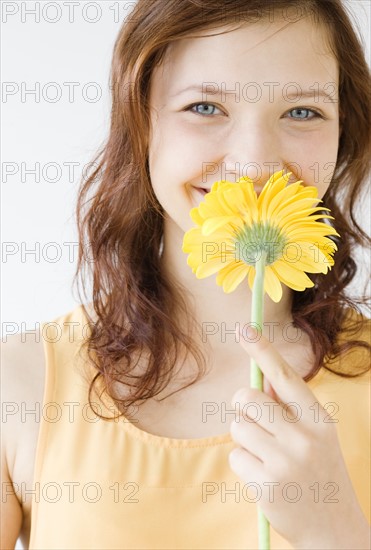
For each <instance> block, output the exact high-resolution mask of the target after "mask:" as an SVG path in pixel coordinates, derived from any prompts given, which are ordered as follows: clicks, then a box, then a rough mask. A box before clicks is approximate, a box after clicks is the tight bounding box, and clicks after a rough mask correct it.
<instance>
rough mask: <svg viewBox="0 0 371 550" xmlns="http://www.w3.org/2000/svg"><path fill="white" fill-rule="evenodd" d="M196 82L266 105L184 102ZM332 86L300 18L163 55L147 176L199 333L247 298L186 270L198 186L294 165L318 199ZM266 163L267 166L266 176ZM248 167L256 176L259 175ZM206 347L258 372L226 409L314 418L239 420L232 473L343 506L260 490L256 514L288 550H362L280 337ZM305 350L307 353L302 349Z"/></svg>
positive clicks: (286, 301) (359, 531)
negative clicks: (334, 489) (274, 410)
mask: <svg viewBox="0 0 371 550" xmlns="http://www.w3.org/2000/svg"><path fill="white" fill-rule="evenodd" d="M224 30H225V29H224ZM229 30H230V29H229ZM283 75H284V76H283ZM204 82H212V83H214V84H216V88H215V87H214V90H215V89H219V92H220V91H221V90H222V83H225V88H224V89H228V90H231V89H235V86H236V83H241V88H242V86H243V84H244V83H249V82H254V83H256V84H257V85H258V86H259V88H258V89H260V90H262V96H261V98H260V99H259V101H255V102H252V101H248V100H246V99H244V98H240V100H239V101H238V100H237V98H236V96H235V95H231V96H224V97H223V95H222V94H221V93H219V94H214V95H208V96H207V104H205V94H204V96H203V94H202V90H201V91H194V90H188V91H186V92H182V90H184V89H185V88H187V87H189V86H192V85H196V86H197V85H198V86H201V85H202V83H204ZM267 82H276V83H278V85H277V86H276V87H275V88H274V90H273V91H274V93H273V97H272V96H271V97H270V94H269V88H268V87H267V86H265V85H264V83H267ZM289 82H295V83H297V84H298V85H299V89H300V90H301V91H303V92H304V91H307V90H309V89H310V88H311V87H312V88H313V87H314V86H315V83H319V88H320V89H322V90H324V91H325V92H327V93H328V94H329V95H327V96H319V97H316V96H315V95H314V93H313V95H312V96H311V97H305V98H303V99H302V100H301V101H297V102H290V101H288V97H287V96H285V95H284V96H283V93H284V91H285V90H286V91H287V90H288V89H287V88H285V85H286V84H287V83H289ZM337 86H338V67H337V63H336V60H335V58H334V56H333V55H332V53H331V52H330V51H329V49H328V46H327V42H326V39H325V34H324V32H323V31H322V30H321V29H320V28H319V27H318V26H313V25H312V24H311V22H310V21H308V20H306V21H304V20H303V21H299V22H296V23H295V24H289V25H288V24H287V23H286V22H283V21H277V20H276V21H275V22H274V23H266V22H260V23H258V24H254V25H246V26H243V27H241V28H240V29H236V30H233V31H232V32H228V33H226V34H219V35H214V36H208V37H200V38H191V39H183V40H181V41H179V42H177V43H176V44H174V45H172V46H171V47H170V48H169V49H168V52H167V55H166V56H165V59H164V62H163V63H162V65H161V66H159V67H158V68H156V69H155V71H154V74H153V78H152V83H151V94H150V104H151V121H152V129H151V136H150V147H149V166H150V173H151V181H152V185H153V189H154V192H155V194H156V196H157V198H158V200H159V202H160V203H161V205H162V206H163V208H164V210H165V225H164V252H163V266H164V269H165V271H166V272H167V273H168V274H169V275H171V276H172V277H174V278H175V279H176V280H178V281H179V282H180V283H181V284H183V285H184V286H185V287H186V288H187V289H188V290H189V292H190V295H191V296H193V297H194V299H195V303H196V306H195V315H196V318H197V320H198V321H199V322H200V323H205V322H208V321H211V320H212V321H213V322H215V323H219V324H220V323H222V322H224V323H227V325H228V326H230V325H232V326H236V323H241V324H243V323H246V322H247V321H249V319H250V308H251V293H250V291H249V289H248V287H247V285H240V287H238V288H237V289H236V291H235V292H234V293H232V294H231V295H225V294H224V293H223V291H222V289H221V288H220V287H218V286H217V285H216V284H215V280H214V278H213V277H209V278H207V279H204V280H197V279H196V278H195V277H194V275H193V274H192V272H191V269H190V268H189V267H188V266H187V264H186V258H185V255H184V253H183V252H182V251H181V244H182V239H183V235H184V232H185V231H187V230H188V229H190V228H191V227H192V225H193V223H192V221H191V220H190V218H189V211H190V209H191V208H192V207H195V206H197V205H198V204H199V203H200V201H201V200H202V195H200V193H199V191H197V190H196V189H195V187H208V188H210V187H211V184H212V183H213V182H214V181H216V180H218V179H229V180H230V181H235V179H237V178H238V177H240V176H242V175H247V176H250V177H251V178H253V179H254V181H255V183H256V188H257V190H259V189H260V188H261V187H262V185H263V184H264V183H265V181H266V180H267V179H268V177H269V176H270V175H271V173H272V171H274V170H278V169H281V168H284V167H289V166H290V164H291V165H292V163H293V162H295V163H297V164H296V165H295V166H294V169H293V172H294V174H295V175H296V176H298V175H299V172H301V177H302V179H303V180H304V183H305V184H306V185H316V186H317V187H318V194H319V196H320V197H322V196H323V195H324V193H325V191H326V189H327V188H328V185H329V181H330V179H331V176H332V173H333V168H334V166H335V163H336V158H337V151H338V142H339V105H338V102H337V98H338V96H337ZM312 91H313V90H312ZM271 93H272V91H271ZM252 95H253V91H252V90H251V95H250V97H251V96H252ZM196 103H198V106H197V107H195V106H194V104H196ZM200 104H201V105H200ZM202 104H204V105H202ZM293 109H299V111H293ZM300 109H301V110H300ZM314 112H316V114H315V113H314ZM267 162H268V163H275V165H274V170H272V164H271V165H270V166H269V164H268V165H267ZM205 163H207V164H208V165H210V164H212V166H213V173H205V172H206V170H205ZM249 163H255V164H254V165H251V164H250V166H248V165H249ZM315 164H316V165H317V166H318V169H319V171H318V173H317V176H316V177H315V173H314V170H313V168H312V167H313V166H314V165H315ZM256 166H258V167H260V169H261V170H260V172H259V174H257V170H256ZM234 178H235V179H234ZM291 298H292V292H291V291H289V289H287V288H285V290H284V295H283V298H282V300H281V301H280V302H279V303H278V304H275V303H273V302H271V301H270V300H269V299H268V298H267V297H266V299H265V315H266V318H267V319H270V320H272V321H277V322H278V326H281V325H282V324H283V323H285V322H287V321H288V320H290V319H291V313H290V310H291ZM237 342H239V343H237ZM209 344H210V347H211V350H212V352H213V354H214V356H217V357H219V360H218V361H216V362H215V363H213V369H214V370H215V372H221V371H222V369H225V365H226V364H228V361H229V359H230V358H231V357H232V356H233V357H234V358H236V360H239V361H240V364H241V365H242V364H246V360H248V357H249V356H250V357H254V358H255V359H256V360H257V361H258V363H259V365H260V366H261V369H262V371H263V374H264V377H265V386H264V392H261V391H259V390H253V389H249V388H243V389H242V390H240V392H239V393H237V394H235V396H234V399H233V403H234V404H236V403H240V405H241V410H242V405H243V404H244V403H246V402H251V401H255V402H257V403H264V402H267V401H271V402H273V403H276V404H277V406H278V407H281V408H285V405H286V404H287V403H289V402H290V401H291V402H292V401H294V402H295V403H297V404H298V405H299V406H300V407H301V410H302V411H308V412H310V414H303V417H302V418H301V419H300V421H299V422H296V423H289V422H285V421H283V420H282V421H279V418H282V415H279V414H277V416H276V417H275V421H274V422H273V423H269V424H268V422H267V419H266V418H264V416H263V417H262V418H261V419H260V420H258V421H256V422H247V421H242V420H243V419H242V418H241V422H236V421H235V422H232V425H231V435H232V437H233V439H234V441H235V443H236V444H237V448H236V449H235V450H233V451H232V452H231V455H230V467H231V468H232V470H233V471H234V472H235V473H236V474H237V475H238V476H239V477H240V478H241V479H242V480H243V481H245V482H248V481H251V479H253V480H255V481H256V482H258V483H260V484H261V486H262V484H263V482H271V481H274V482H279V483H280V484H285V483H290V482H292V480H293V479H298V480H300V483H301V484H302V486H309V485H312V483H313V479H315V480H317V481H318V482H319V483H320V484H324V483H326V482H328V481H329V480H331V481H333V482H335V483H337V484H338V486H339V488H340V489H339V492H340V497H341V498H339V503H337V504H333V505H330V506H329V504H325V503H323V502H322V503H321V502H317V503H315V502H314V501H313V495H312V493H310V495H308V497H307V498H302V499H301V500H300V501H299V502H298V504H297V505H296V506H295V507H293V506H292V505H291V504H290V503H288V502H285V501H284V500H283V499H279V498H275V499H274V501H273V502H270V501H269V498H268V496H269V495H268V492H267V493H266V494H264V493H263V496H262V499H261V500H260V502H259V504H260V506H261V508H262V510H263V512H264V514H265V515H266V516H267V518H268V520H269V521H270V522H271V524H272V526H273V527H274V528H275V529H276V530H277V531H278V532H279V533H280V534H281V535H282V536H284V537H285V538H286V539H287V540H288V541H289V542H290V544H292V545H293V547H294V548H303V549H304V548H305V549H309V548H311V549H315V548H318V549H319V548H321V549H326V548H328V549H330V548H331V549H333V548H344V549H345V548H368V544H369V529H368V525H367V522H366V519H365V518H364V516H363V514H362V511H361V509H360V506H359V504H358V501H357V497H356V495H355V492H354V490H353V487H352V484H351V482H350V479H349V476H348V473H347V470H346V467H345V464H344V459H343V456H342V452H341V449H340V445H339V442H338V438H337V434H336V430H335V427H334V425H333V424H328V423H323V422H317V423H315V422H314V418H313V414H312V412H311V411H310V410H309V405H312V406H313V403H316V402H317V399H316V398H315V396H314V394H313V393H312V392H311V391H310V390H309V388H308V387H307V385H306V384H305V382H303V380H302V377H301V376H302V374H303V373H302V372H300V366H299V364H300V363H301V362H302V360H301V358H299V359H298V360H296V361H293V362H292V364H291V363H290V364H288V362H287V361H286V360H285V358H284V357H283V355H282V353H281V349H282V335H280V333H279V332H278V334H276V336H275V339H274V342H273V343H271V342H269V341H268V340H267V339H266V338H264V336H263V337H261V338H260V340H259V341H258V342H257V343H252V342H248V341H246V340H245V339H244V338H238V339H237V338H229V340H227V341H223V342H221V341H220V336H219V338H215V339H214V340H210V342H209ZM303 345H304V346H306V348H307V349H308V348H309V347H310V346H309V343H308V342H305V341H304V344H303ZM286 347H287V346H286ZM307 366H309V367H310V363H308V365H307ZM262 409H264V407H262ZM265 410H268V408H267V407H265ZM319 410H320V414H321V415H323V417H324V416H325V415H326V414H327V413H326V411H325V410H324V409H323V408H322V407H321V406H320V405H319ZM288 412H289V413H290V409H289V410H288ZM276 418H277V420H276ZM288 442H289V443H288ZM295 476H296V477H295ZM329 525H330V526H331V528H329V527H328V526H329ZM349 525H351V526H352V529H349Z"/></svg>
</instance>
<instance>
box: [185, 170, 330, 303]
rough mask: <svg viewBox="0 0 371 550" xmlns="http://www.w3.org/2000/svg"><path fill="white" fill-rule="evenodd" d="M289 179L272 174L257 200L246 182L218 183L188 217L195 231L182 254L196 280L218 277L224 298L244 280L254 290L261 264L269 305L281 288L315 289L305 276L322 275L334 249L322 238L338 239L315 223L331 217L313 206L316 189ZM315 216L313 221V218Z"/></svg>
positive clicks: (327, 227)
mask: <svg viewBox="0 0 371 550" xmlns="http://www.w3.org/2000/svg"><path fill="white" fill-rule="evenodd" d="M290 175H291V174H290V173H288V174H283V171H281V172H276V173H275V174H273V176H272V177H271V178H270V179H269V180H268V181H267V183H266V184H265V186H264V188H263V190H262V192H261V193H260V195H259V197H258V196H257V194H256V191H255V190H254V185H253V182H252V180H251V179H250V178H247V177H243V178H240V179H239V180H238V181H237V182H236V183H231V182H228V181H224V180H223V181H217V182H215V183H214V184H213V186H212V188H211V191H210V192H209V193H207V194H206V195H205V198H204V201H203V202H201V203H200V205H199V206H198V207H197V208H193V209H192V210H191V212H190V216H191V218H192V220H193V221H194V223H195V224H196V225H197V227H194V228H192V229H190V230H189V231H187V232H186V233H185V235H184V239H183V248H182V250H183V252H185V253H188V254H189V255H188V258H187V263H188V265H189V266H190V267H191V268H192V271H193V273H195V275H196V277H197V278H198V279H203V278H205V277H208V276H209V275H213V274H215V273H218V274H217V277H216V282H217V284H218V285H219V286H223V290H224V292H226V293H229V292H233V290H235V289H236V287H237V286H238V285H239V284H240V283H241V282H242V281H243V280H244V279H245V277H247V278H248V283H249V286H250V288H251V289H252V288H253V283H254V278H255V263H256V262H257V260H258V259H259V257H260V255H261V254H264V255H265V256H266V259H265V265H266V267H265V277H264V290H265V292H267V294H268V295H269V296H270V297H271V298H272V300H273V301H274V302H279V300H280V299H281V297H282V286H281V283H284V284H285V285H287V286H288V287H290V288H292V289H293V290H297V291H302V290H304V289H305V288H309V287H312V286H313V285H314V283H313V282H312V281H311V280H310V278H309V277H308V276H307V275H306V273H305V272H307V273H327V271H328V270H329V269H331V266H332V265H333V264H334V260H333V257H332V256H333V254H334V253H335V251H336V250H337V247H336V244H335V243H334V242H333V241H332V240H331V239H329V238H327V236H329V235H337V236H339V234H338V233H337V232H336V231H335V229H334V228H333V227H332V226H331V225H330V224H329V223H323V222H319V221H318V219H320V218H322V219H324V218H329V219H333V217H332V216H329V215H324V214H316V212H319V211H324V210H326V211H329V209H328V208H324V207H322V206H316V205H318V204H319V203H320V202H322V201H321V200H319V199H318V195H317V189H316V187H313V186H304V185H301V183H303V182H301V181H297V182H295V183H291V184H289V185H288V180H289V178H290ZM315 214H316V215H315Z"/></svg>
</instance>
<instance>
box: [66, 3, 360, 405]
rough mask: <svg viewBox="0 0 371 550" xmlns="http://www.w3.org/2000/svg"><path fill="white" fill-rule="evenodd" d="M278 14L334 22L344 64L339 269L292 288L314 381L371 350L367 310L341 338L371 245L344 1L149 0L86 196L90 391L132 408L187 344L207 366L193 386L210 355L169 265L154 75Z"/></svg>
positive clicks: (160, 384) (80, 208)
mask: <svg viewBox="0 0 371 550" xmlns="http://www.w3.org/2000/svg"><path fill="white" fill-rule="evenodd" d="M294 9H295V10H296V11H293V10H294ZM277 10H278V11H279V10H281V13H282V16H283V17H287V20H288V21H293V18H294V17H295V14H297V17H303V16H310V17H312V18H315V19H318V21H319V22H320V23H322V24H324V25H325V27H326V28H327V30H328V38H329V42H330V47H331V48H332V51H333V53H334V55H335V57H336V58H337V60H338V63H339V69H340V111H341V124H342V133H341V137H340V142H339V152H338V160H337V165H336V168H335V173H334V176H333V179H332V182H331V184H330V186H329V189H328V191H327V192H326V194H325V196H324V197H323V202H324V205H325V206H326V207H328V208H330V209H331V211H332V214H333V216H334V218H335V227H336V229H337V231H338V232H339V234H340V235H341V239H340V240H338V241H337V244H338V252H337V253H336V255H335V265H334V267H333V268H332V270H331V271H330V272H329V273H328V274H327V275H326V277H323V276H321V275H319V276H318V275H311V278H312V280H313V282H314V283H315V287H314V288H310V289H307V290H305V291H304V292H294V293H293V294H294V301H293V307H292V315H293V320H294V325H295V326H296V327H298V328H299V329H301V330H303V331H305V332H306V333H307V334H308V335H309V338H310V341H311V344H312V348H313V351H314V354H315V364H314V366H313V369H312V371H311V373H310V374H309V375H308V376H306V378H305V379H306V380H309V379H310V378H311V377H313V376H314V374H315V373H316V372H317V371H318V370H319V368H320V367H321V365H322V364H323V361H324V360H325V359H326V358H329V359H331V358H332V359H334V358H338V357H340V355H341V354H343V353H344V352H346V351H348V350H350V349H352V348H354V347H355V346H360V347H363V348H365V349H369V347H370V346H369V345H368V344H367V343H366V342H364V341H363V339H358V340H357V339H355V336H356V333H357V330H358V329H359V326H360V323H361V322H362V318H359V317H358V318H356V319H355V321H354V323H350V324H349V323H348V324H349V328H348V329H347V330H348V331H349V333H346V334H348V336H350V337H353V339H349V338H348V339H347V341H343V342H341V338H339V336H340V334H342V335H344V334H345V333H344V317H345V311H346V309H347V307H351V308H353V309H355V310H356V311H358V312H359V311H360V310H359V305H360V304H361V302H362V300H355V299H351V298H349V297H347V296H346V294H345V289H346V287H347V285H348V284H349V283H350V282H351V281H352V280H353V278H354V276H355V274H356V271H357V266H356V263H355V260H354V256H353V255H354V247H355V245H364V244H366V243H368V242H369V239H368V237H367V235H366V234H365V233H364V231H363V230H362V228H361V227H360V226H359V224H358V223H357V220H356V214H355V205H356V203H357V199H359V198H360V196H361V192H362V189H363V188H364V186H365V185H366V183H367V176H368V174H369V145H370V130H369V129H370V122H371V121H370V101H369V99H370V98H369V90H370V88H371V87H370V77H369V69H368V66H367V63H366V61H365V57H364V54H363V51H362V46H361V44H360V42H359V39H358V37H357V35H356V33H355V31H354V29H353V27H352V24H351V22H350V18H349V16H348V14H347V12H346V10H345V8H344V6H343V5H342V2H341V0H297V1H295V2H293V1H292V0H274V1H273V0H138V2H137V4H136V6H135V8H134V10H133V12H132V13H131V14H130V16H129V17H128V19H127V20H126V21H125V22H124V24H123V26H122V29H121V31H120V33H119V35H118V38H117V41H116V44H115V48H114V55H113V61H112V69H111V86H112V116H111V128H110V134H109V137H108V140H107V143H106V145H105V146H104V147H103V148H102V150H101V151H100V152H99V153H98V155H97V157H96V159H95V160H96V161H97V162H98V166H97V168H96V170H95V171H94V172H93V173H92V175H91V176H90V177H89V178H88V179H87V181H85V182H82V185H81V189H80V193H79V198H78V204H77V223H78V230H79V238H80V245H79V260H78V266H77V271H76V275H75V281H76V280H77V279H78V277H79V276H80V277H81V280H82V283H83V288H84V292H85V296H86V286H85V281H86V275H87V271H89V272H91V274H92V284H93V286H92V298H93V303H92V305H93V309H94V312H95V315H94V317H95V318H94V320H93V317H92V316H91V315H90V314H89V312H88V311H87V308H86V307H84V306H83V308H84V312H85V314H86V316H87V318H88V320H89V321H90V324H91V333H90V335H89V338H88V339H87V340H86V342H85V345H86V346H87V351H88V355H89V358H90V359H91V360H92V361H93V363H94V365H95V367H96V369H97V372H96V375H95V377H94V379H93V380H92V381H91V384H90V391H89V399H90V396H91V391H92V389H93V387H94V385H95V383H96V382H97V381H98V379H100V381H103V382H104V389H105V391H107V393H108V394H109V395H111V396H114V398H115V399H116V400H117V401H120V402H121V403H120V404H121V407H122V408H123V410H124V411H127V410H128V407H129V406H130V405H131V404H133V403H135V402H137V401H140V400H144V399H148V398H150V397H153V396H155V395H158V394H159V393H160V391H162V390H163V389H164V388H166V386H167V385H168V383H169V381H170V380H171V378H172V375H173V374H174V373H173V371H174V368H175V364H176V361H177V360H178V359H179V356H180V351H181V350H182V351H184V350H185V351H186V352H187V354H186V356H188V353H191V354H192V355H193V357H194V358H195V359H196V362H197V365H198V367H199V370H198V373H197V375H196V376H195V378H194V379H193V380H192V381H190V383H189V384H187V385H186V386H184V387H187V386H189V385H191V384H193V383H194V382H195V381H197V380H199V378H200V376H202V375H203V373H204V372H205V358H204V356H203V354H202V353H201V351H200V349H199V348H198V346H197V345H196V343H195V340H193V338H192V337H191V334H192V330H193V327H194V319H193V318H192V316H191V315H190V312H189V311H188V310H187V305H186V302H185V300H184V298H183V296H184V294H185V289H184V288H181V287H180V285H178V284H177V283H176V281H169V280H168V279H166V278H165V277H164V276H163V273H162V270H161V263H160V247H161V239H162V235H163V210H162V207H161V205H160V204H159V203H158V201H157V199H156V197H155V195H154V193H153V190H152V186H151V182H150V177H149V168H148V136H149V132H150V118H149V100H148V97H149V87H150V81H151V74H152V71H153V69H154V67H155V66H157V65H158V64H159V63H160V62H161V60H162V59H163V56H164V53H165V51H166V48H167V46H168V45H169V44H171V43H172V42H173V41H175V40H179V39H181V38H184V37H189V36H191V35H192V34H193V33H199V32H200V31H204V30H205V29H218V28H220V27H222V26H225V25H229V24H233V25H235V26H237V24H238V23H242V24H244V23H248V22H249V21H251V22H253V21H257V20H258V19H259V17H262V18H267V17H272V14H273V15H274V14H276V13H277ZM290 10H291V11H290ZM340 193H341V201H340V200H339V196H340ZM87 246H89V256H90V261H88V258H87V254H86V253H85V251H86V249H87ZM78 286H79V285H78ZM79 296H80V291H79ZM80 297H81V296H80ZM345 306H347V307H345ZM176 312H182V315H183V319H186V329H184V327H183V328H182V327H181V326H180V324H178V323H177V321H176V316H175V313H176ZM364 321H365V319H363V322H364ZM142 353H148V363H146V368H145V369H144V371H143V372H141V373H140V374H139V375H138V373H137V372H135V371H134V368H135V366H136V364H133V363H134V356H136V357H138V356H139V357H140V356H141V354H142ZM324 366H325V367H326V368H328V369H332V367H331V366H330V365H327V366H326V364H325V365H324ZM358 367H360V368H355V367H352V369H348V370H345V369H343V367H341V368H340V367H339V364H338V365H337V366H336V364H335V366H334V367H333V368H334V371H335V372H337V373H338V374H340V375H342V376H357V375H358V374H361V373H363V372H365V371H366V370H368V368H369V365H366V364H365V365H358ZM117 381H121V382H124V383H125V385H126V387H129V388H130V397H128V398H126V397H125V398H123V399H121V400H120V399H119V398H118V396H116V395H114V394H115V391H114V387H115V382H117Z"/></svg>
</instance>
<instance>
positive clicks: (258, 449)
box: [229, 329, 370, 550]
mask: <svg viewBox="0 0 371 550" xmlns="http://www.w3.org/2000/svg"><path fill="white" fill-rule="evenodd" d="M253 330H254V329H253ZM240 336H241V338H240V343H241V345H242V346H243V348H244V349H245V350H246V351H247V353H248V354H249V355H250V356H251V357H253V358H254V359H255V360H256V362H257V363H258V365H259V367H260V369H261V371H262V372H263V374H264V390H265V392H262V391H260V390H257V389H251V388H247V387H246V388H242V389H241V390H239V391H238V392H237V393H236V394H235V395H234V397H233V401H232V404H233V405H234V406H235V408H236V411H237V414H236V420H234V421H233V422H232V425H231V435H232V438H233V439H234V441H235V442H236V443H237V445H239V447H238V448H236V449H234V450H233V451H232V452H231V453H230V455H229V461H230V467H231V468H232V470H233V471H234V473H235V474H236V475H237V476H239V477H240V478H241V479H242V480H243V481H244V482H245V483H251V488H252V489H253V491H252V497H251V498H253V499H254V500H255V499H256V498H257V494H259V497H260V498H259V500H258V501H257V504H258V505H259V506H260V508H261V509H262V511H263V513H264V514H265V516H266V517H267V519H268V521H269V522H270V523H271V525H272V527H273V528H274V529H275V530H276V531H277V532H278V533H280V535H281V536H283V537H284V538H286V540H287V541H288V542H289V543H290V544H291V545H292V546H293V547H294V548H302V549H305V550H310V549H321V550H324V549H331V550H333V549H335V548H336V549H348V550H349V549H350V548H353V549H355V548H357V549H367V548H370V546H369V544H370V534H369V527H368V523H367V520H366V518H365V517H364V515H363V513H362V510H361V508H360V505H359V503H358V500H357V496H356V494H355V492H354V489H353V486H352V483H351V480H350V478H349V475H348V472H347V469H346V465H345V463H344V459H343V456H342V452H341V448H340V444H339V440H338V437H337V432H336V423H331V422H330V423H329V422H328V421H327V422H324V420H325V418H326V417H328V413H327V412H326V411H325V409H324V408H323V407H322V406H321V405H320V404H319V403H318V400H317V399H316V397H315V395H314V394H313V393H312V392H311V390H310V389H309V388H308V386H307V385H306V383H305V382H304V381H303V380H302V378H301V377H300V376H299V375H298V374H297V373H296V372H295V371H294V370H293V369H292V368H291V367H290V366H289V365H288V364H287V363H286V362H285V361H284V359H283V358H282V357H281V355H280V354H279V353H278V352H277V351H276V350H275V348H274V346H273V345H272V344H270V343H269V341H268V340H267V339H266V338H264V337H263V336H261V337H260V339H259V340H258V341H257V342H255V343H254V342H253V340H256V337H257V333H256V331H255V336H254V334H251V341H250V342H249V341H246V340H245V339H244V338H243V337H242V335H240ZM249 403H250V406H248V404H249ZM314 404H316V407H318V408H316V409H315V410H316V412H317V411H319V414H318V415H317V414H316V415H314V410H313V405H314Z"/></svg>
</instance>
